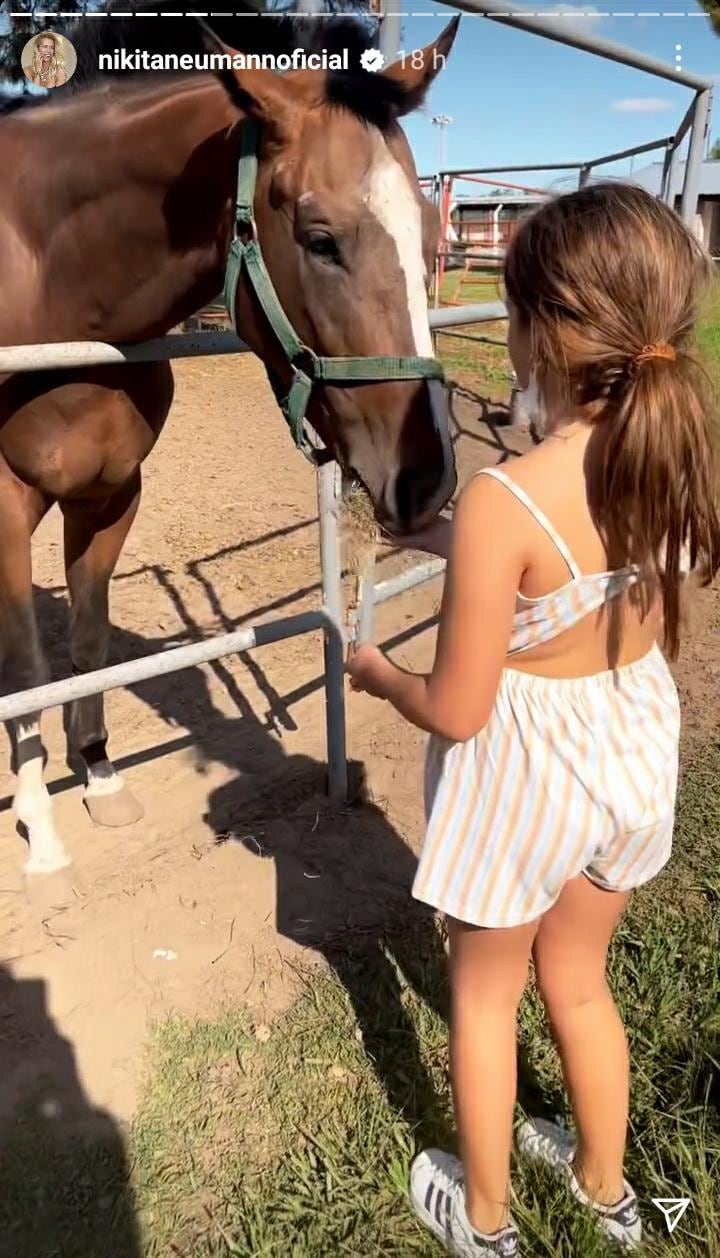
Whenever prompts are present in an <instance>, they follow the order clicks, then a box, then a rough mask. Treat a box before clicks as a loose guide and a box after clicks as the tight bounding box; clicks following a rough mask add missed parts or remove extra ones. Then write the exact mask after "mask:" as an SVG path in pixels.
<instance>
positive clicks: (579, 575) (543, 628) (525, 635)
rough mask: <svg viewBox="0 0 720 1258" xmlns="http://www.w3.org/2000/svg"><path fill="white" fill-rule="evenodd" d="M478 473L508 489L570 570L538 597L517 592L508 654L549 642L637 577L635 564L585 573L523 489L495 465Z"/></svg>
mask: <svg viewBox="0 0 720 1258" xmlns="http://www.w3.org/2000/svg"><path fill="white" fill-rule="evenodd" d="M477 475H478V476H492V477H493V478H494V479H495V480H497V481H500V484H501V485H504V486H505V487H506V489H509V491H510V493H511V494H513V495H514V496H515V497H516V498H517V500H518V502H521V503H522V504H523V506H524V507H526V508H527V510H528V511H529V512H530V514H531V516H532V517H533V519H534V520H535V521H536V523H537V524H539V525H540V528H541V529H543V530H544V531H545V532H546V533H547V535H548V537H549V538H550V540H551V542H553V544H554V545H555V547H556V548H557V550H558V552H559V553H560V554H561V555H562V557H563V559H564V560H565V563H566V564H567V566H568V570H569V572H570V580H569V581H568V582H567V583H566V584H565V585H561V586H560V588H559V589H558V590H552V591H551V592H550V593H549V594H543V595H542V596H541V597H540V598H526V597H525V595H524V594H520V593H519V592H518V596H517V603H516V609H515V616H514V618H513V625H512V632H511V634H510V647H509V650H508V655H518V654H519V653H520V652H521V651H529V650H530V648H531V647H536V646H540V645H541V643H543V642H551V641H552V639H553V638H557V637H559V635H560V634H561V633H565V632H566V630H568V629H572V628H573V627H574V626H575V625H577V624H579V622H580V621H581V620H584V618H585V617H586V616H589V615H590V614H591V612H594V611H597V610H598V608H600V607H602V606H603V605H604V604H605V603H608V602H610V601H611V600H612V599H614V598H618V596H619V595H620V594H624V593H625V591H626V590H629V589H630V587H631V586H633V585H636V584H637V582H638V581H639V580H640V569H639V568H638V567H637V565H632V566H630V567H627V568H618V569H617V570H616V571H615V572H593V573H589V574H587V575H586V574H584V573H583V572H581V571H580V568H579V566H578V565H577V563H576V562H575V560H574V559H573V557H572V554H571V552H570V549H569V547H568V546H567V544H566V543H565V542H564V541H563V539H562V538H561V537H560V535H559V533H558V532H557V530H556V529H555V528H554V527H553V525H552V524H551V523H550V521H549V520H548V518H547V516H546V515H545V513H544V512H543V511H541V510H540V508H539V507H538V506H536V505H535V503H534V502H533V500H532V498H530V497H529V496H528V495H527V494H526V493H525V490H524V489H521V487H520V486H519V485H517V484H516V483H515V481H514V480H511V479H510V477H509V476H506V475H505V473H504V472H501V471H500V470H499V468H497V467H484V468H483V469H482V470H481V471H480V472H478V473H477Z"/></svg>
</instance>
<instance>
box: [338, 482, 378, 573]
mask: <svg viewBox="0 0 720 1258" xmlns="http://www.w3.org/2000/svg"><path fill="white" fill-rule="evenodd" d="M340 536H341V539H342V546H343V552H344V557H345V565H344V566H345V568H346V570H347V571H348V572H350V573H352V574H353V576H359V575H360V574H361V573H362V572H363V571H364V569H365V568H366V567H367V565H368V563H369V562H370V560H371V559H374V558H375V554H376V552H377V548H378V545H379V544H380V527H379V525H378V522H377V520H376V519H375V512H374V510H373V505H372V502H371V500H370V495H369V493H368V491H367V490H366V488H365V486H364V485H361V484H360V483H359V481H355V482H353V484H352V485H351V486H350V488H349V489H348V491H347V492H346V493H344V494H343V497H342V507H341V514H340Z"/></svg>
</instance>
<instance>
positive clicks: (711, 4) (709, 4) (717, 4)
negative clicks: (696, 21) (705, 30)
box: [698, 0, 720, 35]
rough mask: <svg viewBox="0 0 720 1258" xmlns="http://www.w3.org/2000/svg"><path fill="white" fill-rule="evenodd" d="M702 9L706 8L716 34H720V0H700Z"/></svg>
mask: <svg viewBox="0 0 720 1258" xmlns="http://www.w3.org/2000/svg"><path fill="white" fill-rule="evenodd" d="M698 3H699V5H700V8H701V9H704V10H705V12H706V13H707V15H708V17H709V18H710V21H711V23H712V25H713V26H714V28H715V32H716V34H718V35H720V0H698Z"/></svg>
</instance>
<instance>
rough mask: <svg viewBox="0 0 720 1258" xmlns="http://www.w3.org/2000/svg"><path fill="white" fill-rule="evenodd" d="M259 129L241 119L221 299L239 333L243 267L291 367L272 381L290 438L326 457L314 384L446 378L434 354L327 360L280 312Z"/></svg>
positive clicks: (317, 457) (310, 454)
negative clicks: (311, 417) (312, 407)
mask: <svg viewBox="0 0 720 1258" xmlns="http://www.w3.org/2000/svg"><path fill="white" fill-rule="evenodd" d="M260 134H261V129H260V125H259V123H257V122H256V121H255V120H254V119H247V120H246V121H245V122H244V123H243V127H242V138H241V145H240V158H239V161H238V177H237V199H236V203H235V227H234V233H233V240H232V243H231V245H230V251H229V254H228V259H227V264H226V267H225V287H224V289H223V300H224V302H225V306H226V308H227V311H228V314H229V316H230V319H231V321H232V325H233V327H234V328H235V330H236V331H237V324H236V320H235V302H236V297H237V289H238V284H239V282H240V276H241V274H242V272H243V270H244V272H245V275H246V278H247V281H248V284H249V285H250V288H251V289H252V291H253V292H254V294H255V296H256V297H257V300H258V301H259V303H260V305H261V307H262V310H263V313H264V315H265V318H266V319H267V321H268V324H269V325H270V327H271V328H272V331H273V333H274V335H275V339H276V341H277V343H278V345H279V347H280V349H281V350H282V352H283V355H284V357H285V359H286V361H287V363H288V365H289V367H290V372H291V376H290V386H289V388H288V390H287V392H286V393H283V391H282V388H281V387H280V385H279V383H278V382H277V381H275V380H272V379H271V384H272V387H273V391H274V393H275V397H276V399H277V402H278V405H279V407H280V410H281V411H282V413H283V415H284V417H285V419H286V421H287V423H288V426H289V428H290V432H291V434H292V438H293V441H294V442H295V445H296V446H297V447H298V449H299V450H301V451H302V453H303V454H304V455H305V456H306V457H307V458H309V459H310V460H311V461H312V462H314V463H317V462H319V461H321V462H322V461H324V457H328V456H327V455H324V454H323V452H318V449H317V446H316V445H315V444H314V443H313V441H312V440H311V437H310V435H309V429H308V424H307V420H306V412H307V407H308V403H309V401H310V397H311V394H312V391H313V389H314V388H315V387H316V385H320V384H332V385H336V386H340V387H343V388H348V387H351V386H353V385H360V384H371V383H379V382H386V381H393V380H428V381H430V380H438V381H444V379H445V371H444V368H443V365H442V363H441V362H440V361H439V359H437V358H420V357H404V358H399V357H398V358H396V357H382V356H381V357H368V358H349V357H348V358H330V357H325V356H323V355H320V354H316V353H315V352H314V351H313V350H312V349H310V347H309V346H308V345H305V344H304V342H303V341H301V340H300V338H299V337H298V336H297V334H296V332H295V329H294V328H293V326H292V324H291V323H290V320H289V319H288V317H287V315H286V314H285V311H284V310H283V308H282V306H281V304H280V300H279V298H278V295H277V293H276V292H275V288H274V286H273V282H272V280H271V279H270V275H269V273H268V269H267V267H266V265H265V260H264V258H263V255H262V250H261V248H260V243H259V241H258V238H257V228H256V224H255V210H254V203H255V188H256V184H257V172H258V152H259V148H260Z"/></svg>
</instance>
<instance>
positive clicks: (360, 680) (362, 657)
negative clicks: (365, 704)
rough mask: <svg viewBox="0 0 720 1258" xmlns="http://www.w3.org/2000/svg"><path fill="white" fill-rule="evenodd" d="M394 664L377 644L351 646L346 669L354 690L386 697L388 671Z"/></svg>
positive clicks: (378, 697)
mask: <svg viewBox="0 0 720 1258" xmlns="http://www.w3.org/2000/svg"><path fill="white" fill-rule="evenodd" d="M392 667H393V665H392V664H391V663H390V661H389V660H387V659H386V658H385V656H384V655H383V653H382V651H379V650H378V648H377V647H376V646H369V645H367V644H365V643H364V644H363V645H362V646H359V647H350V650H349V652H348V660H347V665H346V669H347V672H348V673H349V675H350V685H351V687H352V689H353V690H357V691H365V694H368V695H372V697H373V698H374V699H384V698H385V693H386V684H385V683H386V680H387V676H388V672H389V671H390V670H392Z"/></svg>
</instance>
